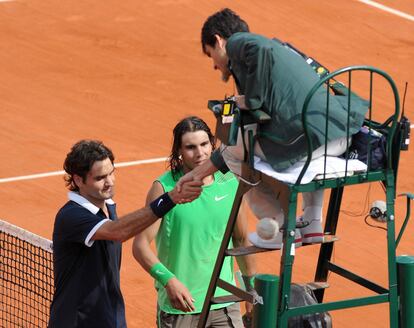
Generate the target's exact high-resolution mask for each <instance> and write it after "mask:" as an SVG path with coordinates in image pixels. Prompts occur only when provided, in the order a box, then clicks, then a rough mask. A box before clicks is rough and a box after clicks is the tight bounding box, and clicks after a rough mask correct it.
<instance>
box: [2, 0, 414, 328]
mask: <svg viewBox="0 0 414 328" xmlns="http://www.w3.org/2000/svg"><path fill="white" fill-rule="evenodd" d="M383 3H384V4H386V5H389V6H392V7H393V8H395V9H400V10H403V11H405V12H406V13H408V14H411V15H414V2H412V1H402V0H397V1H384V2H383ZM225 6H231V8H232V9H234V10H235V11H237V12H238V13H239V14H240V15H241V16H242V17H243V18H244V19H246V20H247V22H248V23H249V25H250V27H251V30H252V31H254V32H257V33H262V34H265V35H267V36H271V37H273V36H276V37H278V38H280V39H282V40H287V41H289V42H290V43H292V44H294V45H295V46H296V47H298V48H300V49H301V50H303V51H304V52H305V53H308V54H310V55H312V56H313V57H314V58H317V59H318V60H319V61H320V62H321V63H323V64H325V65H326V66H327V67H328V68H330V69H331V70H334V69H337V68H340V67H344V66H348V65H355V64H366V65H372V66H375V67H378V68H381V69H383V70H385V71H386V72H388V73H389V74H390V75H391V76H392V77H393V79H394V80H395V82H396V84H397V87H398V88H399V90H400V93H401V96H402V91H403V87H404V84H405V82H406V81H408V82H409V83H410V85H409V87H410V88H409V91H408V95H407V100H406V113H407V114H408V115H409V116H410V117H411V119H413V120H414V111H413V105H414V90H413V84H412V83H413V81H414V79H413V77H414V76H413V73H414V63H413V58H414V22H413V21H410V20H407V19H403V18H401V17H398V16H395V15H392V14H389V13H386V12H383V11H380V10H378V9H375V8H372V7H369V6H366V5H364V4H362V3H360V2H357V1H328V0H321V1H318V2H315V1H311V0H306V1H295V2H294V1H270V0H263V1H256V2H255V4H253V3H252V2H246V1H232V2H231V4H229V3H228V1H218V0H214V1H211V0H208V1H207V0H200V1H194V0H193V1H191V0H181V1H171V0H154V1H140V2H137V1H131V0H126V1H122V2H118V1H113V0H108V1H91V0H86V1H79V2H77V1H67V0H66V1H50V0H42V1H35V0H33V1H30V0H28V1H26V0H23V1H16V2H0V31H1V42H0V62H1V63H2V64H1V78H2V79H1V80H2V83H0V108H1V112H0V127H1V128H0V150H1V153H2V160H1V162H0V178H8V177H14V176H20V175H28V174H34V173H42V172H49V171H56V170H61V168H62V162H63V159H64V157H65V155H66V153H67V152H68V150H69V148H70V146H71V145H72V144H74V143H75V142H76V141H78V140H79V139H82V138H94V139H101V140H103V141H104V142H105V143H107V144H108V145H109V146H111V147H112V149H113V150H114V152H115V154H116V160H117V161H118V162H124V161H132V160H138V159H148V158H155V157H164V156H167V155H168V151H169V147H170V142H171V129H172V127H173V126H174V125H175V123H176V122H177V121H178V120H179V119H181V118H182V117H184V116H186V115H190V114H192V115H194V114H195V115H199V116H201V117H203V118H205V119H206V120H207V121H208V122H209V123H213V117H212V115H210V113H209V111H208V110H207V108H206V104H207V100H208V99H220V98H222V97H223V96H224V94H225V93H227V94H231V93H233V92H234V87H233V85H232V84H231V83H229V84H228V85H225V84H223V83H221V82H220V81H219V74H218V72H214V71H213V70H212V65H211V63H210V61H209V60H208V59H207V58H206V57H205V56H203V55H202V53H201V49H200V41H199V38H200V37H199V36H200V28H201V26H202V23H203V22H204V20H205V18H206V17H207V16H208V15H210V14H211V13H213V12H215V11H217V10H219V9H221V8H223V7H225ZM376 97H378V98H376V99H378V102H379V104H383V103H385V100H384V99H385V97H386V96H385V93H381V92H380V93H379V94H377V95H376ZM413 159H414V157H413V151H412V149H411V151H410V152H408V153H402V159H401V163H400V172H399V181H398V190H397V191H398V193H400V192H413V191H414V186H413V181H414V179H413V174H412V162H413ZM164 169H165V165H164V164H153V165H142V166H136V167H128V168H120V169H119V170H117V195H116V197H115V199H116V201H117V203H118V208H119V214H120V215H122V214H124V213H127V212H128V211H131V210H134V209H136V208H139V207H141V206H143V204H144V199H145V195H146V192H147V190H148V188H149V187H150V185H151V182H152V180H153V179H154V178H155V177H156V176H158V175H159V174H160V173H161V172H162V171H163V170H164ZM367 191H368V185H363V186H359V187H353V188H349V189H348V190H345V199H344V203H343V204H344V205H343V209H345V210H347V211H351V212H352V213H353V214H360V215H359V216H357V217H354V216H350V215H346V214H345V213H344V214H343V215H342V218H341V220H340V222H339V231H338V235H339V236H340V238H341V240H340V241H339V242H337V244H336V246H335V260H336V261H337V263H339V264H340V265H343V266H345V267H347V268H349V269H351V270H354V271H355V272H357V273H359V274H361V275H363V276H366V277H367V278H368V279H372V280H374V281H375V282H377V283H379V284H382V285H384V286H386V279H387V273H386V272H387V271H386V254H385V232H384V231H382V230H379V229H373V228H369V227H367V226H366V225H365V224H364V222H363V217H364V216H365V213H366V211H367V209H366V208H365V204H366V202H365V199H366V194H367ZM375 199H384V195H383V193H382V191H381V188H380V187H379V185H373V186H372V188H371V192H370V194H369V203H370V202H372V201H373V200H375ZM65 201H66V190H65V187H64V184H63V180H62V177H48V178H42V179H36V180H28V181H16V182H9V183H2V184H0V217H1V218H2V219H5V220H8V221H10V222H12V223H14V224H17V225H19V226H22V227H24V228H26V229H29V230H31V231H33V232H34V233H37V234H40V235H42V236H45V237H48V238H51V233H52V228H53V220H54V216H55V213H56V211H57V210H58V208H59V207H60V206H61V205H62V204H63V203H64V202H65ZM404 206H405V200H403V199H402V198H398V199H397V207H396V213H397V221H396V222H397V227H399V226H400V225H401V223H402V220H403V218H404V215H405V208H404ZM364 210H365V211H364ZM254 224H255V220H254V219H253V218H252V217H250V228H251V229H252V230H253V229H254ZM397 231H398V230H397ZM413 245H414V234H413V223H412V222H411V223H410V224H409V226H408V228H407V232H406V233H405V236H404V238H403V239H402V241H401V244H400V246H399V248H398V254H411V255H414V250H413V249H414V247H413ZM317 252H318V247H316V246H314V247H306V248H302V249H299V250H298V251H297V256H296V260H295V261H296V262H295V266H294V280H295V281H302V282H305V281H311V280H312V277H313V273H314V268H315V266H316V258H315V257H316V256H317ZM269 254H270V255H269ZM257 258H258V262H259V272H267V273H275V274H277V273H278V270H279V262H278V260H279V254H278V252H274V253H268V254H266V255H259V256H258V257H257ZM330 283H331V288H330V289H328V290H327V292H326V299H328V300H334V299H342V298H344V297H351V296H359V295H365V294H366V293H367V292H366V291H365V290H361V289H360V288H357V287H355V286H353V285H351V284H349V283H348V282H345V281H343V279H339V278H337V277H335V276H334V275H331V277H330ZM122 289H123V292H124V296H125V301H126V306H127V319H128V325H129V327H131V328H134V327H135V328H137V327H154V326H155V309H156V294H155V290H154V288H153V287H152V279H151V278H150V277H149V275H148V274H146V273H145V272H144V271H143V269H141V267H140V266H139V265H138V264H136V263H135V261H134V260H133V258H132V256H131V243H130V242H127V243H126V244H125V246H124V258H123V265H122ZM332 315H333V318H334V325H335V327H375V328H378V327H388V326H389V324H388V321H387V320H388V310H387V306H385V305H376V306H369V307H364V308H356V309H350V310H341V311H335V312H332Z"/></svg>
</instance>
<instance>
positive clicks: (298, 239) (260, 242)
mask: <svg viewBox="0 0 414 328" xmlns="http://www.w3.org/2000/svg"><path fill="white" fill-rule="evenodd" d="M249 240H250V242H251V243H252V244H253V245H254V246H256V247H260V248H268V249H281V248H282V245H283V232H279V233H278V234H276V236H275V237H273V238H272V239H267V240H266V239H262V238H260V237H259V236H258V235H257V232H251V233H249ZM294 243H295V248H298V247H300V246H302V236H301V234H300V230H299V229H295V241H294Z"/></svg>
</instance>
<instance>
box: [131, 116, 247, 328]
mask: <svg viewBox="0 0 414 328" xmlns="http://www.w3.org/2000/svg"><path fill="white" fill-rule="evenodd" d="M173 134H174V141H173V145H172V151H171V155H170V158H169V164H170V170H169V171H167V172H165V173H164V174H162V175H161V176H160V177H159V178H157V180H156V181H155V182H154V184H153V185H152V187H151V189H150V190H149V192H148V196H147V203H150V202H151V201H153V200H154V199H156V198H157V197H158V196H159V195H161V194H163V193H165V192H167V191H169V190H171V189H173V188H174V186H175V184H176V183H177V181H178V180H179V178H180V177H181V176H183V175H184V174H185V173H187V172H189V171H191V170H192V169H193V168H194V167H197V166H199V165H202V164H203V163H204V162H206V161H207V160H209V158H210V156H211V153H212V151H213V150H214V148H215V145H214V137H213V135H212V133H211V131H210V129H209V127H208V126H207V124H206V123H205V122H204V121H203V120H201V119H200V118H198V117H187V118H185V119H183V120H181V121H180V122H179V123H178V124H177V125H176V127H175V128H174V132H173ZM203 184H204V185H203V191H202V193H201V195H200V197H199V198H198V199H196V200H194V201H193V202H191V203H187V204H182V205H177V206H176V207H175V208H174V209H172V210H171V211H170V212H169V213H168V214H166V215H165V216H164V217H163V218H162V220H160V221H157V222H156V223H155V224H153V225H152V226H150V227H149V228H147V229H146V230H145V231H143V232H142V233H141V234H139V235H137V236H136V237H135V239H134V243H133V254H134V256H135V258H136V260H137V261H138V262H139V263H140V264H141V266H142V267H143V268H144V269H145V270H146V271H148V272H149V273H150V274H151V276H153V277H154V279H155V287H156V290H157V292H158V311H157V312H158V318H157V325H158V327H160V328H161V327H162V328H165V327H176V328H180V327H186V328H187V327H196V326H197V323H198V320H199V314H200V313H201V310H202V306H203V302H204V298H205V295H206V292H207V288H208V285H209V282H210V279H211V274H212V272H213V268H214V264H215V261H216V258H217V253H218V250H219V247H220V244H221V241H222V238H223V234H224V230H225V227H226V223H227V220H228V218H229V214H230V210H231V207H232V205H233V200H234V197H235V194H236V189H237V185H238V181H237V179H236V178H235V176H234V175H233V174H232V173H231V172H228V173H226V174H223V173H221V172H216V173H215V174H212V175H209V176H207V177H205V178H204V179H203ZM241 212H243V211H241ZM154 239H155V242H156V249H157V252H156V253H155V252H154V251H153V250H152V248H151V247H150V244H151V242H152V241H153V240H154ZM232 243H233V245H234V246H248V245H249V242H248V240H247V221H246V217H245V216H244V215H243V213H242V215H239V218H238V220H237V223H236V229H235V232H234V235H233V241H232ZM231 246H232V245H230V246H229V247H231ZM237 259H238V265H239V267H240V269H241V271H242V274H244V275H245V277H249V276H252V275H253V274H255V263H254V258H252V257H251V256H246V257H238V258H237ZM220 278H221V279H223V280H224V281H227V282H229V283H231V284H234V285H235V281H234V263H233V258H232V257H227V258H226V259H225V262H224V264H223V268H222V271H221V275H220ZM245 280H249V279H245ZM227 294H228V292H226V291H224V290H222V289H220V288H218V289H217V291H216V294H215V296H223V295H227ZM250 310H251V308H249V309H248V311H250ZM208 326H209V327H240V328H242V327H243V323H242V319H241V314H240V307H239V304H237V303H226V304H215V305H213V306H212V307H211V312H210V315H209V319H208Z"/></svg>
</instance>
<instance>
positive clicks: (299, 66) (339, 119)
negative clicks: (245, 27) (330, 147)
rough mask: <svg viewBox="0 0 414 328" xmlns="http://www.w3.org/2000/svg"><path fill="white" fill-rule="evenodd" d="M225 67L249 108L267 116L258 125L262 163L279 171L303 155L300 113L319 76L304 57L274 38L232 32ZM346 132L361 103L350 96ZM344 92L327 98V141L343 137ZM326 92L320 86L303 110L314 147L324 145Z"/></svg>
mask: <svg viewBox="0 0 414 328" xmlns="http://www.w3.org/2000/svg"><path fill="white" fill-rule="evenodd" d="M226 51H227V55H228V57H229V67H230V70H231V72H232V74H233V77H234V79H235V81H236V85H237V89H238V91H239V94H241V95H245V98H246V105H247V107H248V108H249V109H252V110H254V109H261V110H263V111H265V112H266V113H268V114H269V115H270V116H271V118H272V120H271V121H270V122H268V123H265V124H262V125H261V126H260V127H259V132H258V135H259V138H258V141H259V143H260V146H261V147H262V149H263V152H264V154H265V156H266V159H267V161H268V162H269V163H270V164H271V165H272V166H273V168H274V169H275V170H283V169H286V168H287V167H289V166H291V165H292V164H294V163H295V162H297V161H298V160H300V159H302V158H303V157H305V156H307V143H306V140H305V138H304V134H303V127H302V121H301V111H302V106H303V103H304V100H305V97H306V95H307V94H308V92H309V91H310V90H311V88H312V87H313V86H314V85H315V84H316V83H317V82H318V80H319V76H318V75H317V74H316V73H315V71H314V70H313V69H312V68H311V67H310V66H309V65H308V64H307V63H306V61H305V60H304V59H303V58H302V57H301V56H299V55H297V54H296V53H294V52H293V51H292V50H290V49H288V48H286V47H285V46H283V45H281V44H280V43H279V42H277V41H275V40H272V39H268V38H266V37H263V36H260V35H257V34H252V33H236V34H233V35H232V36H231V37H230V38H229V39H228V40H227V44H226ZM351 99H352V104H351V117H350V123H349V124H350V129H349V135H352V134H354V133H356V132H358V130H359V128H360V127H361V126H362V123H363V120H364V116H365V113H366V111H367V104H366V101H363V100H362V99H360V98H358V97H356V96H353V97H352V98H351ZM347 103H348V97H346V96H331V97H330V104H329V111H330V114H329V127H328V131H329V132H328V141H331V140H334V139H337V138H340V137H345V136H346V135H347V132H346V126H347V109H346V108H347ZM325 110H326V90H325V89H324V88H320V89H319V90H318V92H317V94H315V96H314V97H313V100H312V101H311V104H310V107H309V108H308V115H307V122H308V127H309V128H310V131H311V135H312V143H313V148H314V149H316V148H318V147H319V146H321V145H323V144H324V143H325V122H326V115H325Z"/></svg>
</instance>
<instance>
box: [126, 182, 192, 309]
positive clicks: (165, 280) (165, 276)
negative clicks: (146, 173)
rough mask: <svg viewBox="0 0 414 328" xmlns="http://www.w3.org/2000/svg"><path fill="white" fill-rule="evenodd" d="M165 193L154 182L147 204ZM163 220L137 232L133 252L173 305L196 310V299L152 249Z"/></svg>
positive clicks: (158, 184) (159, 185)
mask: <svg viewBox="0 0 414 328" xmlns="http://www.w3.org/2000/svg"><path fill="white" fill-rule="evenodd" d="M163 193H164V190H163V187H162V186H161V184H160V183H159V182H154V184H153V185H152V187H151V189H150V190H149V192H148V195H147V201H146V203H147V205H148V204H150V203H151V202H152V201H153V200H155V199H157V198H158V197H159V196H160V195H162V194H163ZM160 224H161V221H156V222H155V223H153V224H152V225H150V226H149V227H147V228H146V229H145V230H144V231H142V232H141V233H139V234H137V235H136V236H135V238H134V241H133V244H132V254H133V255H134V258H135V259H136V260H137V262H138V263H139V264H141V266H142V267H143V268H144V270H146V271H147V272H148V273H150V274H151V276H153V277H154V278H155V279H157V281H159V282H160V283H161V284H162V285H163V286H164V287H165V289H166V291H167V294H168V297H169V299H170V302H171V305H172V306H174V307H175V308H176V309H179V310H181V311H185V312H189V311H194V310H195V308H194V304H193V302H194V300H193V298H192V297H191V294H190V292H189V291H188V289H187V288H186V287H185V286H184V285H183V284H182V283H181V282H180V281H179V280H178V279H177V278H176V277H175V276H174V274H173V273H172V272H170V271H169V270H168V269H167V268H166V267H165V266H164V265H163V264H162V263H161V262H160V260H159V258H158V257H157V255H156V254H155V253H154V252H153V250H152V249H151V246H150V245H151V242H152V241H153V240H154V238H155V236H156V235H157V233H158V230H159V227H160Z"/></svg>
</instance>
